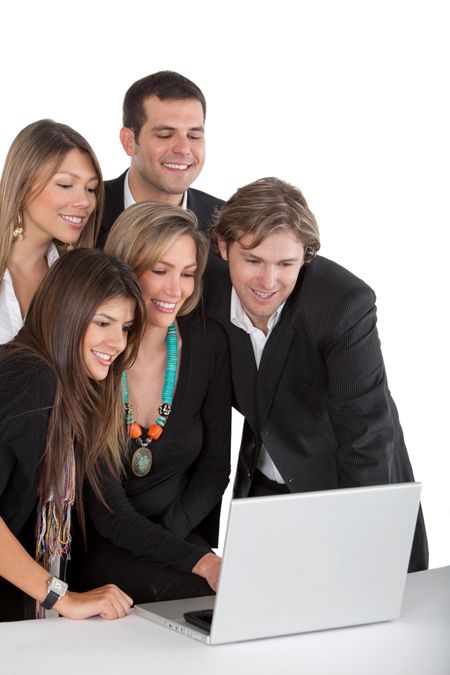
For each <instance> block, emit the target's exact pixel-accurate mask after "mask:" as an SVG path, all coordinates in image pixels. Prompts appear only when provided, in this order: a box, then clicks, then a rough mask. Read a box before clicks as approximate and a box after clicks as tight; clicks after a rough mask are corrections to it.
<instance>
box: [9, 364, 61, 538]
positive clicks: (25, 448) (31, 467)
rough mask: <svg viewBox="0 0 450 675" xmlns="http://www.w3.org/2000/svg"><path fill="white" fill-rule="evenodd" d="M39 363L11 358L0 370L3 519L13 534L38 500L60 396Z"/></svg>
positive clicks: (43, 367) (42, 365) (48, 374)
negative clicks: (41, 469)
mask: <svg viewBox="0 0 450 675" xmlns="http://www.w3.org/2000/svg"><path fill="white" fill-rule="evenodd" d="M36 361H37V360H33V359H28V358H27V359H23V358H21V359H12V358H11V359H9V360H8V362H7V363H6V364H5V363H3V364H2V366H1V368H0V388H1V395H0V515H1V517H2V518H3V519H4V520H5V522H6V523H7V524H8V526H9V528H10V529H11V531H12V532H13V533H14V534H18V532H19V531H20V529H21V527H22V526H23V524H24V522H25V520H26V519H27V517H28V516H29V514H30V512H31V511H30V509H32V508H33V507H34V505H35V503H36V500H37V482H38V471H39V465H40V462H41V459H42V455H43V452H44V449H45V439H46V435H47V428H48V420H49V416H50V413H51V409H52V405H53V400H54V396H55V382H54V378H53V376H52V374H51V372H50V369H49V368H48V367H47V366H46V365H45V364H43V363H40V362H36Z"/></svg>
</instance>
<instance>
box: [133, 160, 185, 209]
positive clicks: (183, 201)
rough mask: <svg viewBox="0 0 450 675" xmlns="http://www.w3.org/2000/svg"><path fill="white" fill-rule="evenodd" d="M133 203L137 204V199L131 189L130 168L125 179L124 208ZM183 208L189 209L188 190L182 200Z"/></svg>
mask: <svg viewBox="0 0 450 675" xmlns="http://www.w3.org/2000/svg"><path fill="white" fill-rule="evenodd" d="M133 204H136V200H135V198H134V197H133V195H132V192H131V189H130V169H128V171H127V173H126V176H125V181H124V184H123V206H124V209H127V208H128V207H129V206H132V205H133ZM181 208H182V209H187V190H186V192H185V193H184V195H183V200H182V202H181Z"/></svg>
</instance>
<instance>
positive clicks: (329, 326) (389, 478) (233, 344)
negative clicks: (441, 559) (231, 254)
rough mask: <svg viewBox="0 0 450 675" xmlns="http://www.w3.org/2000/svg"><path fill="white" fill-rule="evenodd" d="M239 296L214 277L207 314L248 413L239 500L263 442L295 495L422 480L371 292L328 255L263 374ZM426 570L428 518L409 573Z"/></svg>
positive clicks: (293, 306)
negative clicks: (391, 383) (390, 379)
mask: <svg viewBox="0 0 450 675" xmlns="http://www.w3.org/2000/svg"><path fill="white" fill-rule="evenodd" d="M230 295H231V282H230V278H229V274H228V271H227V270H221V271H220V272H218V273H217V274H214V275H211V276H210V278H209V281H208V288H207V295H206V299H205V304H206V311H207V313H208V314H209V315H210V316H212V317H213V318H215V319H217V320H218V321H219V322H220V323H222V325H223V326H224V328H225V330H226V332H227V335H228V339H229V343H230V351H231V363H232V376H233V387H234V400H235V406H236V408H237V409H238V410H239V411H240V412H241V413H242V414H243V415H244V417H245V423H244V429H243V437H242V443H241V449H240V455H239V460H238V467H237V473H236V481H235V487H234V491H235V496H236V497H245V496H247V495H248V493H249V490H250V486H251V482H252V478H253V475H254V471H255V467H256V463H257V460H258V456H259V452H260V448H261V444H262V443H264V445H265V447H266V449H267V451H268V452H269V455H270V456H271V458H272V460H273V462H274V463H275V465H276V467H277V469H278V471H279V472H280V473H281V475H282V477H283V479H284V481H285V483H286V486H287V487H288V489H289V490H290V491H292V492H303V491H310V490H324V489H332V488H340V487H357V486H363V485H376V484H384V483H395V482H410V481H413V480H414V476H413V472H412V469H411V464H410V461H409V458H408V453H407V450H406V447H405V443H404V440H403V433H402V429H401V426H400V422H399V417H398V413H397V408H396V406H395V403H394V401H393V399H392V397H391V394H390V391H389V388H388V383H387V379H386V372H385V368H384V363H383V357H382V354H381V348H380V341H379V338H378V334H377V329H376V306H375V294H374V292H373V291H372V289H371V288H369V286H367V284H365V283H364V282H363V281H361V280H360V279H358V278H357V277H355V276H354V275H353V274H351V273H350V272H348V271H347V270H345V269H344V268H343V267H340V266H339V265H337V264H336V263H334V262H332V261H331V260H327V259H326V258H323V257H321V256H318V257H317V258H316V259H315V260H313V262H311V263H309V264H306V265H304V266H303V268H302V270H301V272H300V275H299V279H298V282H297V285H296V288H295V289H294V291H293V292H292V294H291V295H290V297H289V298H288V300H287V302H286V304H285V306H284V308H283V311H282V314H281V317H280V320H279V322H278V323H277V325H276V326H275V328H274V329H273V331H272V333H271V335H270V336H269V339H268V341H267V343H266V346H265V348H264V352H263V355H262V358H261V363H260V366H259V369H257V368H256V364H255V358H254V353H253V348H252V345H251V341H250V336H249V335H248V334H247V333H246V332H245V331H244V330H242V329H240V328H238V327H236V326H234V325H233V324H232V323H231V321H230ZM427 566H428V547H427V539H426V533H425V527H424V523H423V518H422V515H421V514H420V516H419V520H418V525H417V530H416V538H415V542H414V548H413V553H412V558H411V566H410V571H412V570H413V569H414V570H417V569H426V567H427Z"/></svg>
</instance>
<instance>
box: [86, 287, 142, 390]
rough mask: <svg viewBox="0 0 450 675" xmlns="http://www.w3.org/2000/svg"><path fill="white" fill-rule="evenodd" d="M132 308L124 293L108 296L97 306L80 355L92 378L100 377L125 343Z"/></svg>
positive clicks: (132, 304) (129, 299) (131, 322)
mask: <svg viewBox="0 0 450 675" xmlns="http://www.w3.org/2000/svg"><path fill="white" fill-rule="evenodd" d="M134 310H135V302H134V300H132V299H131V298H128V297H117V298H111V300H108V301H107V302H105V303H104V304H103V305H100V307H98V308H97V311H96V312H95V314H94V316H93V317H92V319H91V321H90V323H89V326H88V327H87V329H86V332H85V334H84V338H83V359H84V363H85V366H86V369H87V371H88V375H89V377H90V378H92V379H93V380H97V381H100V380H104V379H105V377H106V376H107V375H108V371H109V368H110V366H111V365H112V363H113V361H114V359H116V358H117V356H119V354H121V353H122V352H123V350H124V349H125V347H126V346H127V339H128V332H129V330H130V328H131V326H132V324H133V318H134Z"/></svg>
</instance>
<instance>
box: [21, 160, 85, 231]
mask: <svg viewBox="0 0 450 675" xmlns="http://www.w3.org/2000/svg"><path fill="white" fill-rule="evenodd" d="M43 173H44V171H42V172H41V175H42V174H43ZM41 180H42V179H40V178H39V175H38V178H37V181H36V183H35V188H32V190H31V194H33V190H34V189H36V190H39V188H40V186H41ZM97 185H98V177H97V174H96V171H95V168H94V165H93V163H92V160H91V158H90V157H89V155H87V154H86V153H84V152H81V151H80V150H78V149H77V148H73V149H72V150H69V152H68V153H67V154H66V156H65V158H64V160H63V162H62V164H61V165H60V167H59V168H58V170H57V172H56V173H55V174H54V175H53V176H52V177H51V178H50V180H49V182H48V183H47V185H46V186H45V187H44V189H43V190H41V191H40V192H39V193H38V194H37V195H36V197H34V198H33V197H32V198H31V201H30V202H28V204H27V205H26V206H25V208H24V210H23V215H24V227H25V232H26V237H33V238H35V239H36V240H39V241H44V242H45V241H47V240H48V242H49V243H50V241H51V240H52V239H58V240H59V241H62V242H64V243H66V244H69V243H70V244H75V243H76V242H77V241H78V239H79V237H80V234H81V232H82V230H83V228H84V227H85V226H86V223H87V222H88V220H89V216H90V215H91V214H92V212H93V211H94V209H95V204H96V195H95V190H96V187H97Z"/></svg>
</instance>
